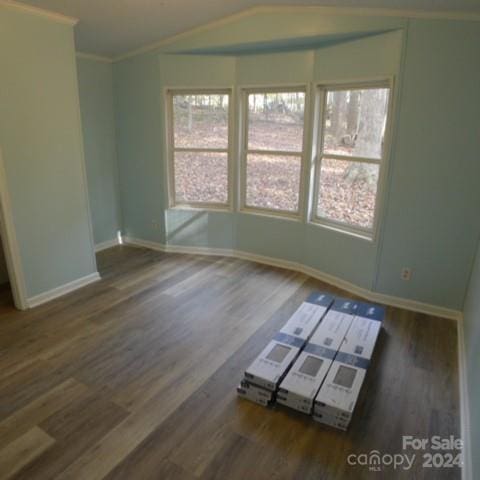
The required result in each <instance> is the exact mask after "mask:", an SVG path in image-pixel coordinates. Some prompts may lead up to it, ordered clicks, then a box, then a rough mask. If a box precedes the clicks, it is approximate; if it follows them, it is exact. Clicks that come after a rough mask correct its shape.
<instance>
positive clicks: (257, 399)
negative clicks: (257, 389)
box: [237, 385, 273, 407]
mask: <svg viewBox="0 0 480 480" xmlns="http://www.w3.org/2000/svg"><path fill="white" fill-rule="evenodd" d="M237 394H238V396H239V397H242V398H245V399H246V400H250V401H251V402H254V403H257V404H258V405H262V406H263V407H267V406H268V405H270V404H271V403H273V402H272V401H271V400H268V399H267V398H265V397H262V396H258V395H256V394H255V393H254V392H252V391H251V390H245V389H244V388H243V387H242V386H241V385H239V386H238V387H237Z"/></svg>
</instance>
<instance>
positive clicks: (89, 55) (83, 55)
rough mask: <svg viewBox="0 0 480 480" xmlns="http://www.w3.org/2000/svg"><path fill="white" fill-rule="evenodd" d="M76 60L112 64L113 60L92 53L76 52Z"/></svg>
mask: <svg viewBox="0 0 480 480" xmlns="http://www.w3.org/2000/svg"><path fill="white" fill-rule="evenodd" d="M76 55H77V58H82V59H84V60H93V61H94V62H103V63H113V59H112V58H109V57H104V56H103V55H95V54H94V53H86V52H76Z"/></svg>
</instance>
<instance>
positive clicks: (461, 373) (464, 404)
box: [457, 315, 473, 480]
mask: <svg viewBox="0 0 480 480" xmlns="http://www.w3.org/2000/svg"><path fill="white" fill-rule="evenodd" d="M457 337H458V384H459V389H460V434H461V437H462V439H463V467H462V480H473V471H472V451H471V429H470V403H469V396H468V377H467V352H466V349H465V331H464V329H463V315H462V316H461V318H460V319H459V320H458V324H457Z"/></svg>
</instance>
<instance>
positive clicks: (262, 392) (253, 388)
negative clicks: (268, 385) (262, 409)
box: [240, 379, 274, 401]
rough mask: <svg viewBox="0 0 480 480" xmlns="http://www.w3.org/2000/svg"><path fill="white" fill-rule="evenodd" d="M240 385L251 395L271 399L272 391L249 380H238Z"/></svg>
mask: <svg viewBox="0 0 480 480" xmlns="http://www.w3.org/2000/svg"><path fill="white" fill-rule="evenodd" d="M240 387H241V388H243V389H244V390H248V391H249V392H250V393H252V394H253V395H256V396H257V397H263V398H266V399H267V400H268V401H271V400H273V397H274V392H272V391H270V390H266V389H265V388H262V387H258V386H257V385H253V384H252V383H250V382H247V381H246V380H245V379H244V380H242V381H241V382H240Z"/></svg>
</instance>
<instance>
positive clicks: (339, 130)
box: [324, 88, 389, 158]
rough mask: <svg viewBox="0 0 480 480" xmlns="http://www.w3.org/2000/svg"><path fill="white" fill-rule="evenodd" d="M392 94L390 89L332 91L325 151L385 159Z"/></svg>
mask: <svg viewBox="0 0 480 480" xmlns="http://www.w3.org/2000/svg"><path fill="white" fill-rule="evenodd" d="M388 95H389V89H388V88H375V89H364V90H343V91H330V92H328V93H327V106H326V108H327V110H326V117H325V129H324V132H325V133H324V152H325V153H326V154H337V155H353V156H357V157H368V158H381V156H382V146H383V137H384V133H385V123H386V119H387V109H388Z"/></svg>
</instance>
